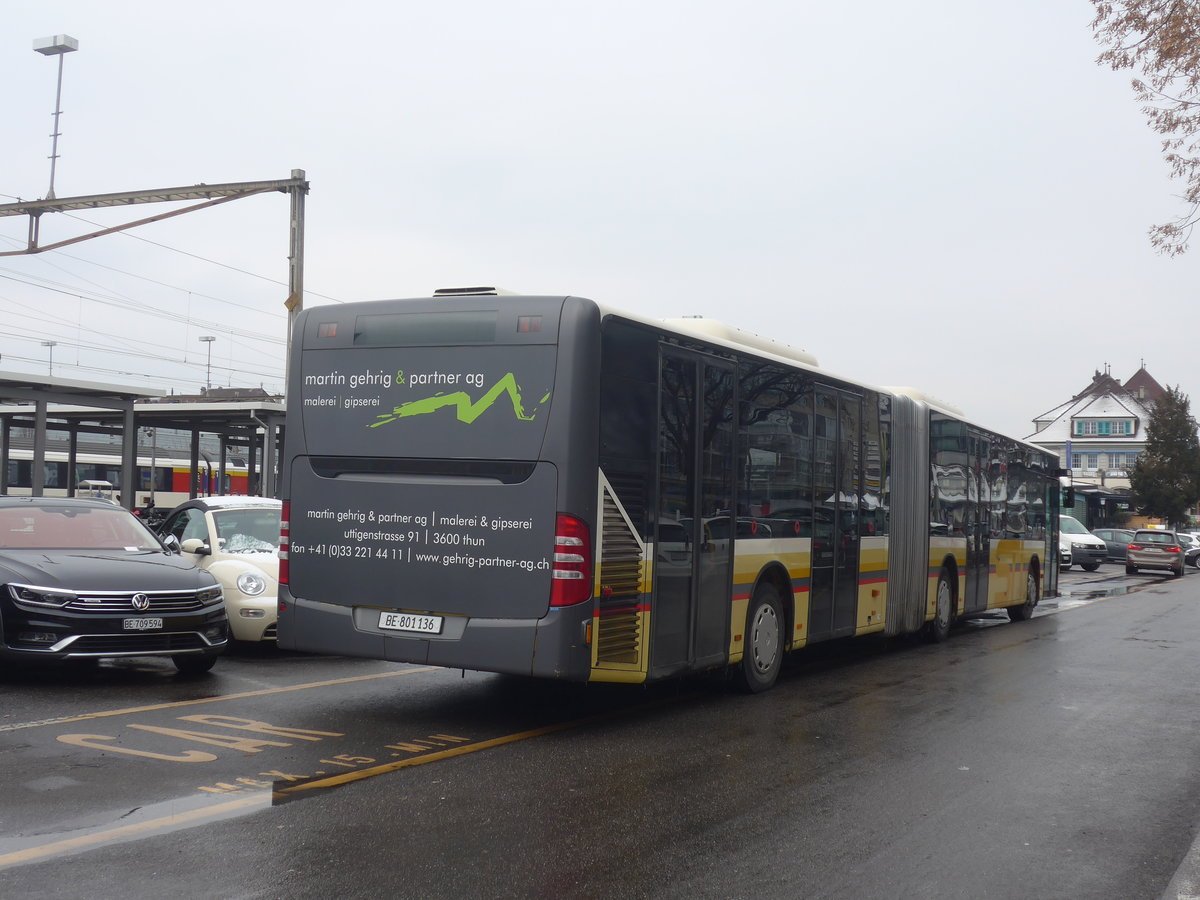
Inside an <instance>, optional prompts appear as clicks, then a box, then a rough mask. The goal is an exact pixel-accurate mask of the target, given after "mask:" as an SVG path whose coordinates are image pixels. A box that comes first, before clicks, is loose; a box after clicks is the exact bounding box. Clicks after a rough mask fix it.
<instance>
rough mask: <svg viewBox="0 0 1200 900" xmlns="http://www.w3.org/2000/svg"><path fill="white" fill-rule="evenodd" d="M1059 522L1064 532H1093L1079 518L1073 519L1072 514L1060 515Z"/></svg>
mask: <svg viewBox="0 0 1200 900" xmlns="http://www.w3.org/2000/svg"><path fill="white" fill-rule="evenodd" d="M1059 523H1060V526H1061V528H1062V530H1063V533H1064V534H1091V532H1090V531H1088V530H1087V529H1086V528H1084V527H1083V525H1082V524H1081V523H1080V521H1079V520H1078V519H1072V518H1071V517H1070V516H1060V517H1059Z"/></svg>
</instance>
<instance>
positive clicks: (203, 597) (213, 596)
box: [196, 585, 224, 606]
mask: <svg viewBox="0 0 1200 900" xmlns="http://www.w3.org/2000/svg"><path fill="white" fill-rule="evenodd" d="M196 599H197V600H199V601H200V602H201V603H203V604H204V605H205V606H209V605H212V604H214V603H220V602H221V600H223V599H224V595H223V593H222V591H221V586H220V585H216V586H214V587H210V588H204V590H200V591H196Z"/></svg>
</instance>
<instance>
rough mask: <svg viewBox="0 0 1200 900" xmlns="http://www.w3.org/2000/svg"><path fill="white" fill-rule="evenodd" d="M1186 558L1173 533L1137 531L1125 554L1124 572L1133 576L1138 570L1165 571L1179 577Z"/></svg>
mask: <svg viewBox="0 0 1200 900" xmlns="http://www.w3.org/2000/svg"><path fill="white" fill-rule="evenodd" d="M1186 556H1187V551H1186V550H1185V549H1184V548H1183V544H1181V543H1180V542H1179V536H1178V535H1176V534H1175V532H1173V531H1159V530H1157V529H1138V530H1137V531H1135V532H1134V533H1133V540H1131V541H1130V542H1129V549H1128V551H1127V552H1126V554H1125V572H1126V574H1128V575H1133V574H1135V573H1136V572H1137V571H1138V570H1139V569H1167V570H1169V571H1170V572H1172V573H1174V575H1175V576H1176V577H1181V576H1182V575H1183V567H1184V563H1185V561H1186Z"/></svg>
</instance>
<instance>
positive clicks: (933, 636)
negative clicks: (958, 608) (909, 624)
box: [925, 569, 954, 644]
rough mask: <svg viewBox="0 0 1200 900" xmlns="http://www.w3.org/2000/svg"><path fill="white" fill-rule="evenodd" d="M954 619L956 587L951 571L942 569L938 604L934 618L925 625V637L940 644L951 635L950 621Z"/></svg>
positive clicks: (939, 579)
mask: <svg viewBox="0 0 1200 900" xmlns="http://www.w3.org/2000/svg"><path fill="white" fill-rule="evenodd" d="M953 619H954V588H953V587H951V585H950V573H949V572H948V571H947V570H946V569H942V574H941V575H939V576H938V584H937V606H936V607H935V608H934V612H933V619H932V621H930V622H929V623H927V624H926V626H925V637H926V639H927V640H929V641H930V642H931V643H934V644H940V643H941V642H942V641H944V640H946V638H948V637H950V623H951V622H952V621H953Z"/></svg>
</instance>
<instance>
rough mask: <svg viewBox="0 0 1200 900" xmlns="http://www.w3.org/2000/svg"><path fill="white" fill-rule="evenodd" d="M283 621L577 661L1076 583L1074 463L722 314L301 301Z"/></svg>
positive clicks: (476, 663) (480, 302)
mask: <svg viewBox="0 0 1200 900" xmlns="http://www.w3.org/2000/svg"><path fill="white" fill-rule="evenodd" d="M292 352H293V356H292V360H291V368H290V373H291V374H290V383H289V385H288V428H287V434H286V439H285V441H286V442H285V451H284V462H283V471H282V484H283V499H284V501H285V515H284V518H285V519H286V521H287V525H286V534H285V543H284V548H283V551H284V553H285V555H286V561H285V566H284V568H283V570H282V571H281V576H282V578H283V579H285V580H286V582H287V583H286V584H283V585H282V586H281V589H280V615H279V644H280V646H283V647H286V648H291V649H296V650H308V651H315V652H322V653H335V654H342V655H353V656H364V657H373V658H379V659H389V660H395V661H401V662H411V663H423V664H432V665H439V666H447V667H454V668H464V669H476V670H482V671H492V672H506V673H513V674H522V675H532V676H539V677H545V678H558V679H569V680H576V681H587V680H590V681H610V682H612V681H615V682H630V683H641V682H648V681H653V680H657V679H661V678H666V677H670V676H675V675H680V674H683V673H687V672H693V671H699V670H706V669H713V668H719V667H729V669H730V671H731V672H732V673H733V674H734V675H735V676H736V677H737V679H738V680H739V682H740V683H741V684H742V685H743V686H744V687H745V688H746V689H748V690H750V691H759V690H764V689H766V688H769V687H770V686H771V685H772V684H773V683H774V682H775V679H776V677H777V675H778V673H779V669H780V665H781V661H782V658H783V655H784V654H785V653H786V652H788V651H791V650H795V649H798V648H801V647H804V646H806V645H808V644H811V643H815V642H818V641H824V640H829V639H833V638H841V637H849V636H854V635H863V634H869V633H884V634H888V635H900V634H909V633H914V632H918V631H922V630H924V631H925V632H926V633H927V634H928V635H929V636H930V637H932V638H934V639H937V640H941V639H944V638H945V637H946V636H947V634H948V633H949V630H950V627H951V624H952V622H953V621H954V620H955V619H957V618H960V617H963V616H969V615H972V614H977V613H981V612H983V611H985V610H990V609H1004V610H1007V611H1008V613H1009V616H1010V617H1011V618H1013V619H1014V620H1021V619H1026V618H1029V617H1030V616H1031V615H1032V613H1033V609H1034V607H1035V606H1036V605H1037V603H1038V602H1039V600H1040V599H1041V598H1042V597H1043V596H1048V595H1051V594H1053V593H1054V592H1055V590H1056V577H1057V568H1058V567H1057V565H1055V554H1054V548H1055V546H1056V540H1057V536H1056V528H1057V521H1058V507H1059V495H1058V480H1057V477H1056V476H1057V465H1058V461H1057V459H1056V458H1055V457H1053V456H1052V455H1050V454H1048V453H1046V451H1044V450H1043V449H1041V448H1039V447H1036V446H1033V445H1031V444H1026V443H1023V442H1021V441H1018V440H1014V439H1012V438H1007V437H1004V436H1002V435H999V434H997V433H995V432H992V431H989V430H987V429H984V428H982V427H979V426H977V425H975V424H973V423H971V422H968V421H966V420H965V419H964V418H963V417H962V416H961V415H960V414H958V413H957V412H956V411H954V410H951V409H949V408H947V407H945V406H944V405H941V404H938V403H936V402H934V401H932V400H930V399H929V398H926V397H923V396H922V395H920V394H918V393H915V392H912V391H906V390H898V389H885V388H880V387H875V386H870V385H866V384H863V383H860V382H857V381H853V380H850V379H847V378H843V377H839V376H835V375H833V374H831V373H828V372H826V371H824V370H822V369H821V368H820V367H819V366H818V365H817V362H816V360H815V359H814V358H813V357H812V356H811V355H809V354H807V353H805V352H803V351H798V350H795V349H793V348H791V347H789V346H787V345H785V344H782V343H780V342H777V341H772V340H769V339H766V338H761V337H757V336H754V335H751V334H748V333H746V332H740V331H738V330H736V329H730V328H726V327H725V326H721V325H720V324H719V323H715V322H713V321H711V320H704V319H683V320H669V321H662V320H652V319H648V318H644V317H640V316H637V315H634V314H630V313H623V312H619V311H617V310H613V309H609V308H607V307H604V306H601V305H599V304H597V303H594V302H592V301H590V300H586V299H583V298H579V297H570V296H567V297H562V296H558V297H547V296H538V297H534V296H528V297H527V296H508V295H499V294H497V293H496V292H494V291H490V290H489V289H475V290H471V291H455V292H450V295H448V296H437V295H435V296H434V297H429V298H419V299H412V300H389V301H375V302H366V303H354V304H345V305H338V306H326V307H318V308H313V309H309V310H306V311H305V312H303V313H302V314H301V315H300V316H299V317H298V319H297V321H296V323H295V330H294V333H293V351H292Z"/></svg>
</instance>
